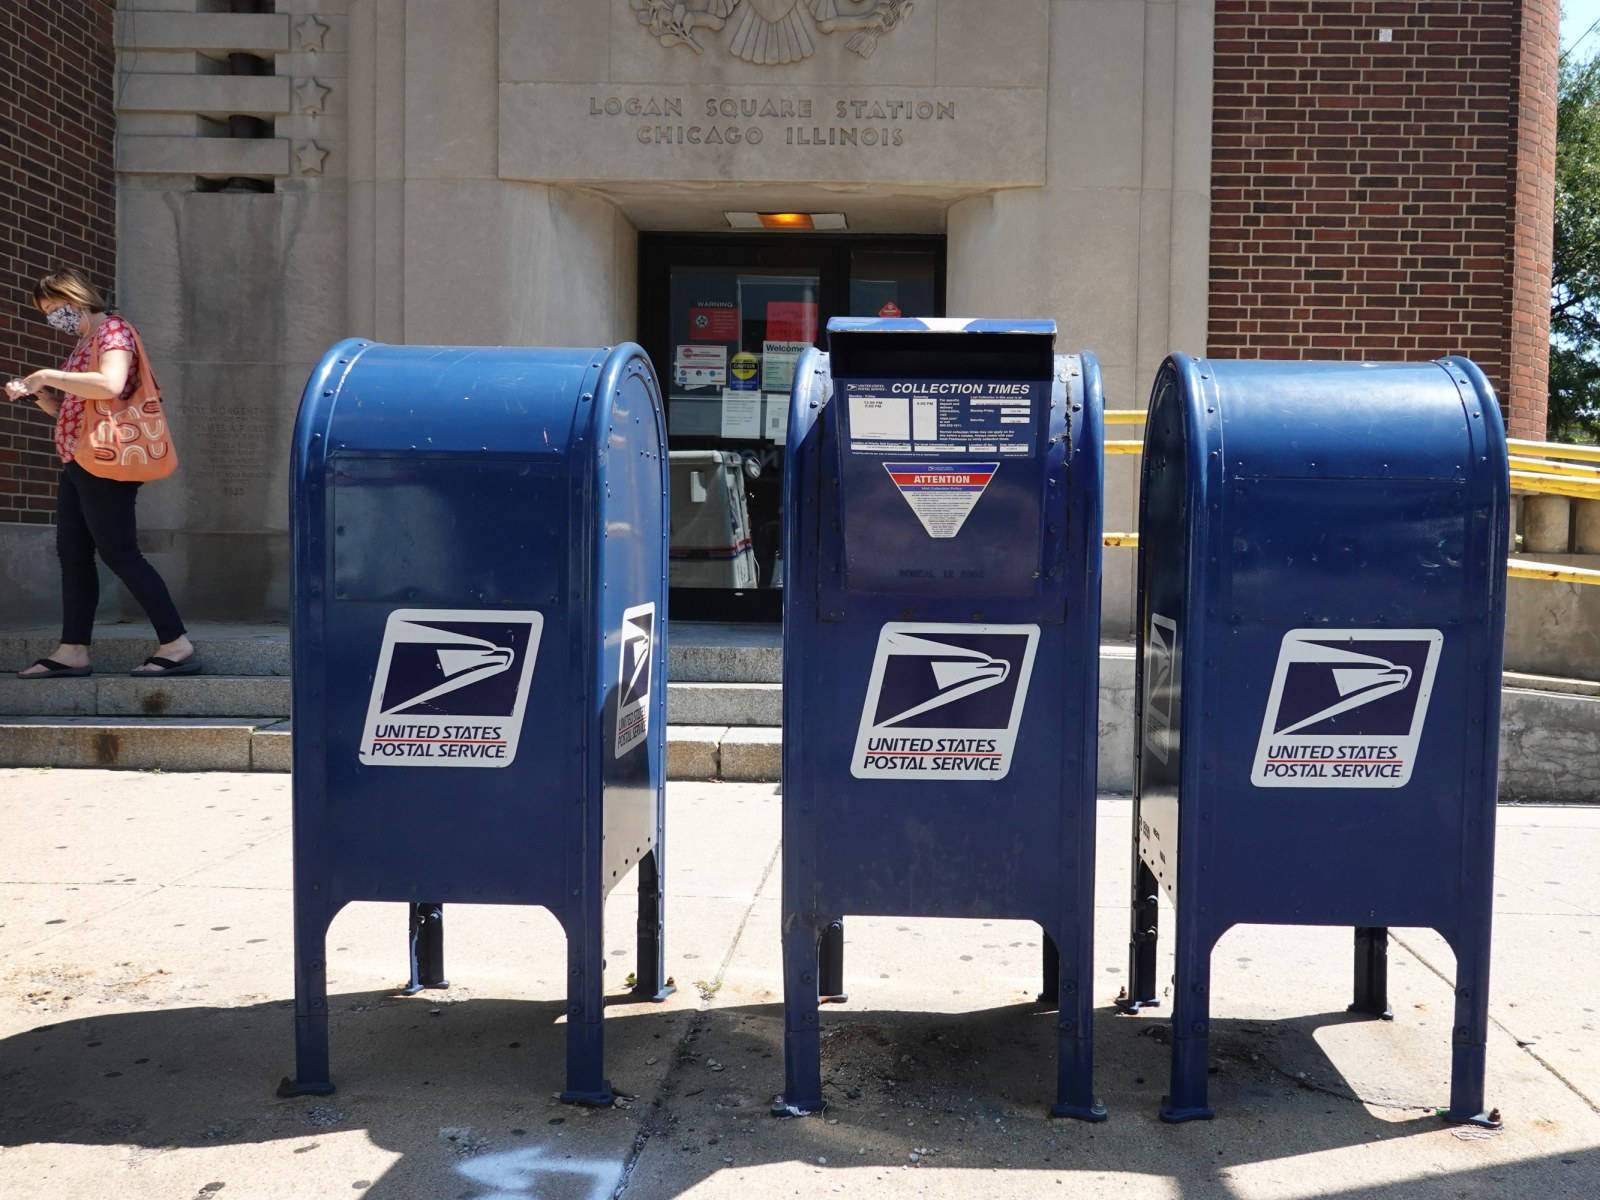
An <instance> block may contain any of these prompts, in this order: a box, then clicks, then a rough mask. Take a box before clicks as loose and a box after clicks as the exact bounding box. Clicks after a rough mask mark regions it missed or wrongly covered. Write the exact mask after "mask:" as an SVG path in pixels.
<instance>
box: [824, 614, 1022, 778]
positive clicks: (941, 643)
mask: <svg viewBox="0 0 1600 1200" xmlns="http://www.w3.org/2000/svg"><path fill="white" fill-rule="evenodd" d="M1038 645H1039V627H1038V626H1037V625H962V624H948V625H946V624H935V623H923V622H914V621H891V622H889V623H888V624H887V625H885V626H883V628H882V629H881V630H880V631H879V632H878V652H877V655H876V657H875V658H874V659H873V662H872V675H871V677H870V679H869V680H868V683H867V693H866V697H865V699H864V701H863V703H862V706H861V725H860V728H859V729H858V731H857V733H856V744H855V750H854V753H853V755H852V757H851V760H850V773H851V774H852V775H853V776H855V777H856V778H857V779H987V780H1000V779H1004V778H1005V777H1006V774H1007V773H1008V772H1009V771H1010V770H1011V756H1012V751H1013V750H1014V749H1015V747H1016V743H1017V726H1018V725H1019V724H1021V721H1022V712H1023V707H1024V704H1025V702H1026V700H1027V695H1028V679H1029V677H1030V676H1031V675H1032V674H1033V656H1034V652H1035V651H1036V650H1037V649H1038Z"/></svg>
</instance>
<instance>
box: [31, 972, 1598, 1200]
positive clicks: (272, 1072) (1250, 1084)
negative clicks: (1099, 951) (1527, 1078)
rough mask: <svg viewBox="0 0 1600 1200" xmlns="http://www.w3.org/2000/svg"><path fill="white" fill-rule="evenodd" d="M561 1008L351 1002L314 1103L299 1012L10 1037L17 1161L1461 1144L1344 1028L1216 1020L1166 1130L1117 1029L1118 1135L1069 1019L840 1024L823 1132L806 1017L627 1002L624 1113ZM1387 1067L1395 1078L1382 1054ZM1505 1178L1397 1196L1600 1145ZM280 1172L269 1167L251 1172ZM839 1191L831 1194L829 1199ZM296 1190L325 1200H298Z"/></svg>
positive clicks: (1125, 1163)
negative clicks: (104, 1156) (104, 1155)
mask: <svg viewBox="0 0 1600 1200" xmlns="http://www.w3.org/2000/svg"><path fill="white" fill-rule="evenodd" d="M562 1008H563V1006H562V1005H561V1004H560V1003H559V1002H556V1001H549V1002H529V1001H499V1000H492V999H490V1000H485V999H472V1000H467V1001H462V1002H458V1003H451V1002H449V1001H448V1000H441V999H439V998H438V997H432V996H428V995H424V996H418V997H412V998H402V997H399V996H396V995H395V994H394V993H391V992H386V991H380V992H367V993H346V994H343V995H339V996H335V997H331V998H330V1009H331V1012H332V1020H333V1065H334V1079H335V1082H336V1083H337V1084H338V1085H339V1091H338V1092H336V1093H335V1094H334V1095H332V1096H329V1097H322V1098H300V1099H290V1100H282V1099H277V1098H276V1097H275V1095H274V1088H275V1086H276V1085H277V1082H278V1080H279V1078H280V1077H281V1076H282V1075H284V1074H285V1073H286V1072H287V1071H288V1070H289V1069H290V1068H291V1060H292V1027H293V1014H292V1006H291V1005H290V1003H289V1002H288V1001H274V1002H271V1003H266V1004H257V1005H250V1006H243V1007H237V1008H204V1007H200V1008H180V1009H169V1010H159V1011H150V1012H132V1013H118V1014H114V1015H107V1016H87V1017H75V1018H73V1019H70V1020H66V1021H62V1022H59V1023H55V1024H50V1025H42V1026H40V1027H38V1028H36V1029H33V1030H30V1031H28V1032H25V1033H21V1034H17V1035H16V1036H14V1037H11V1038H8V1039H6V1040H5V1041H3V1042H0V1145H4V1146H19V1145H25V1144H29V1143H51V1142H55V1143H68V1144H79V1145H99V1146H123V1147H130V1148H131V1149H129V1150H128V1151H127V1153H128V1154H129V1156H130V1157H131V1158H137V1157H139V1156H142V1155H149V1154H159V1153H166V1152H170V1151H174V1150H179V1149H183V1148H192V1147H201V1148H216V1149H223V1148H225V1147H228V1146H243V1145H251V1146H256V1147H264V1148H265V1149H266V1151H267V1152H268V1153H267V1157H269V1158H270V1157H271V1151H272V1147H273V1144H275V1143H279V1144H282V1146H281V1150H280V1151H278V1153H280V1154H281V1156H282V1163H281V1164H280V1167H281V1169H282V1170H283V1171H285V1172H288V1171H293V1172H295V1173H297V1174H298V1175H300V1176H301V1179H300V1182H303V1183H306V1184H312V1183H315V1184H317V1185H319V1186H323V1185H325V1186H326V1189H327V1191H326V1194H347V1193H348V1192H349V1190H350V1189H351V1187H352V1186H358V1185H360V1184H362V1183H363V1182H367V1183H370V1187H363V1188H361V1194H363V1195H365V1196H367V1197H373V1198H386V1200H401V1198H408V1200H409V1198H410V1197H414V1196H420V1195H440V1196H450V1197H462V1198H465V1200H473V1198H476V1197H479V1196H489V1195H495V1196H497V1197H506V1196H518V1195H526V1196H529V1197H532V1196H535V1195H537V1196H540V1197H557V1196H565V1195H567V1194H568V1193H569V1191H570V1194H571V1195H573V1196H588V1195H591V1194H593V1195H601V1194H604V1195H610V1194H611V1191H612V1190H614V1188H615V1186H616V1185H617V1184H618V1183H620V1182H621V1181H622V1180H623V1178H624V1175H623V1171H624V1163H625V1161H629V1160H630V1155H631V1154H633V1153H637V1156H638V1165H637V1167H635V1168H633V1172H634V1173H633V1175H632V1176H631V1177H629V1184H628V1190H629V1193H630V1194H636V1195H640V1196H652V1197H653V1196H657V1195H675V1194H679V1193H681V1192H682V1191H683V1190H686V1189H687V1188H688V1187H690V1186H692V1184H693V1182H694V1181H696V1180H699V1179H704V1178H706V1177H707V1176H709V1175H712V1174H715V1173H716V1172H719V1171H723V1170H731V1169H735V1168H737V1169H740V1170H748V1169H751V1168H757V1167H760V1166H761V1165H763V1164H767V1163H786V1162H800V1163H808V1164H811V1163H816V1162H817V1160H819V1159H824V1158H825V1159H827V1162H828V1164H829V1165H830V1166H831V1167H833V1168H835V1169H837V1168H840V1167H880V1168H894V1169H895V1170H899V1169H901V1168H902V1167H905V1166H907V1164H908V1157H909V1153H912V1152H916V1153H917V1154H918V1159H917V1160H916V1161H917V1162H920V1164H921V1165H923V1166H928V1167H940V1168H946V1169H951V1168H953V1169H982V1170H991V1169H995V1168H1001V1169H1009V1170H1022V1171H1033V1170H1037V1171H1041V1172H1053V1173H1054V1175H1055V1176H1058V1177H1062V1178H1064V1179H1065V1175H1066V1173H1072V1174H1078V1173H1088V1174H1089V1175H1100V1174H1105V1173H1136V1174H1147V1175H1150V1176H1153V1177H1156V1178H1161V1179H1169V1180H1170V1179H1173V1178H1177V1179H1179V1180H1180V1181H1182V1184H1183V1186H1182V1188H1180V1192H1181V1194H1183V1195H1185V1196H1197V1195H1209V1194H1215V1195H1221V1196H1227V1195H1232V1194H1235V1193H1234V1191H1233V1189H1232V1188H1231V1186H1230V1185H1229V1184H1228V1182H1227V1181H1226V1180H1225V1179H1224V1178H1223V1174H1224V1173H1225V1172H1227V1171H1228V1170H1229V1169H1230V1168H1234V1167H1239V1166H1246V1165H1249V1164H1252V1163H1260V1162H1266V1161H1269V1160H1284V1159H1289V1158H1292V1157H1295V1156H1298V1155H1309V1154H1314V1153H1317V1152H1319V1151H1327V1150H1334V1149H1340V1148H1346V1147H1358V1146H1369V1145H1372V1144H1373V1143H1375V1142H1376V1141H1378V1140H1379V1139H1382V1140H1385V1141H1392V1140H1393V1139H1397V1138H1411V1137H1415V1136H1418V1135H1423V1134H1433V1135H1436V1136H1439V1137H1447V1136H1448V1134H1445V1133H1442V1132H1441V1130H1442V1127H1441V1125H1440V1123H1439V1121H1438V1120H1437V1119H1436V1118H1435V1117H1434V1116H1433V1115H1432V1112H1431V1107H1432V1106H1433V1105H1434V1104H1437V1103H1441V1102H1442V1101H1443V1099H1444V1096H1443V1095H1442V1094H1438V1095H1435V1094H1434V1092H1435V1090H1436V1086H1437V1085H1435V1084H1434V1082H1433V1081H1432V1080H1418V1079H1405V1078H1393V1079H1385V1080H1383V1081H1382V1090H1381V1094H1367V1095H1364V1096H1362V1097H1361V1098H1359V1099H1358V1098H1357V1096H1356V1094H1355V1092H1354V1091H1353V1090H1352V1085H1351V1084H1350V1082H1348V1081H1347V1080H1346V1079H1345V1077H1344V1076H1343V1075H1341V1073H1340V1072H1339V1070H1338V1069H1337V1068H1336V1067H1335V1065H1334V1063H1333V1062H1332V1061H1331V1060H1330V1059H1329V1058H1328V1057H1327V1056H1326V1055H1325V1054H1324V1053H1323V1051H1322V1049H1321V1048H1320V1046H1319V1044H1318V1041H1317V1037H1316V1035H1317V1033H1318V1031H1319V1030H1322V1029H1326V1028H1328V1027H1330V1026H1334V1025H1342V1024H1346V1023H1348V1022H1350V1021H1352V1020H1353V1019H1354V1018H1351V1017H1349V1016H1347V1015H1346V1014H1344V1013H1338V1014H1322V1015H1318V1016H1308V1017H1303V1018H1299V1019H1295V1020H1284V1021H1277V1022H1254V1021H1228V1020H1219V1021H1215V1022H1214V1023H1213V1027H1214V1034H1213V1051H1214V1053H1213V1064H1214V1073H1213V1077H1212V1102H1213V1105H1214V1106H1215V1108H1216V1111H1217V1120H1216V1121H1215V1122H1212V1123H1209V1124H1193V1125H1187V1126H1167V1125H1163V1124H1161V1123H1160V1122H1159V1121H1158V1120H1157V1119H1156V1117H1155V1109H1156V1105H1157V1103H1158V1101H1159V1097H1160V1095H1161V1093H1162V1091H1163V1090H1164V1084H1165V1081H1166V1072H1167V1063H1168V1046H1167V1044H1166V1039H1165V1037H1164V1036H1163V1031H1165V1030H1166V1029H1167V1023H1166V1021H1165V1020H1163V1019H1161V1018H1159V1017H1153V1016H1150V1015H1146V1016H1144V1017H1140V1018H1137V1019H1132V1018H1117V1017H1115V1016H1113V1015H1112V1014H1111V1013H1110V1012H1101V1013H1100V1014H1098V1020H1097V1026H1096V1052H1097V1059H1098V1061H1097V1078H1098V1079H1099V1081H1100V1088H1101V1094H1102V1096H1103V1098H1104V1100H1105V1102H1106V1104H1107V1106H1108V1107H1109V1109H1110V1112H1111V1119H1110V1121H1109V1122H1108V1123H1107V1124H1105V1125H1098V1126H1091V1125H1082V1124H1077V1123H1074V1122H1052V1121H1051V1120H1049V1118H1048V1117H1047V1116H1046V1115H1045V1114H1046V1110H1047V1108H1048V1105H1049V1103H1050V1101H1051V1099H1052V1098H1053V1090H1054V1080H1055V1059H1054V1029H1055V1018H1054V1014H1053V1013H1052V1012H1050V1011H1047V1010H1045V1009H1043V1008H1042V1007H1040V1006H1036V1005H1015V1006H1009V1007H1004V1008H996V1009H988V1010H982V1011H977V1012H970V1013H962V1014H928V1013H910V1012H894V1011H853V1010H849V1009H828V1010H825V1013H824V1038H823V1078H824V1095H825V1096H826V1097H827V1098H828V1099H829V1103H830V1110H829V1112H828V1114H827V1117H826V1118H821V1119H819V1118H809V1119H805V1120H798V1121H779V1120H775V1119H773V1118H772V1117H770V1116H769V1115H768V1114H767V1106H768V1103H769V1102H770V1100H771V1099H772V1097H773V1095H774V1094H775V1093H777V1092H778V1091H780V1090H781V1089H782V1086H783V1010H782V1006H781V1005H778V1004H762V1005H744V1006H730V1007H723V1008H709V1009H701V1010H695V1009H691V1008H689V1007H686V1006H680V1007H676V1008H664V1007H657V1006H652V1005H645V1004H639V1005H635V1004H631V1003H618V1004H616V1005H614V1006H613V1008H612V1012H611V1015H610V1016H608V1018H607V1021H606V1033H607V1061H608V1067H609V1074H610V1076H611V1078H612V1081H613V1083H614V1084H615V1086H616V1088H617V1090H618V1091H619V1092H622V1093H632V1094H634V1097H635V1098H634V1099H633V1101H632V1103H631V1105H629V1106H628V1107H626V1108H618V1109H612V1110H606V1111H601V1112H588V1111H586V1110H581V1109H574V1108H570V1107H568V1106H564V1105H561V1104H559V1103H558V1102H557V1101H556V1100H555V1099H554V1098H553V1093H555V1092H556V1091H558V1090H559V1089H560V1087H561V1085H562V1066H563V1054H564V1042H565V1031H564V1029H563V1028H562V1027H561V1024H560V1019H561V1013H562ZM1377 1028H1378V1027H1376V1026H1375V1027H1374V1029H1375V1033H1376V1031H1377ZM1374 1069H1375V1070H1379V1071H1381V1070H1384V1069H1385V1064H1384V1063H1383V1062H1382V1060H1381V1056H1380V1059H1379V1062H1378V1065H1377V1067H1376V1068H1374ZM1368 1086H1369V1088H1370V1087H1371V1086H1372V1085H1370V1084H1369V1085H1368ZM1369 1104H1374V1105H1377V1106H1378V1111H1374V1109H1372V1108H1369V1107H1368V1105H1369ZM1380 1112H1381V1113H1382V1114H1383V1115H1379V1113H1380ZM1513 1119H1515V1118H1513ZM351 1132H360V1133H364V1134H365V1135H366V1136H367V1137H369V1138H370V1139H371V1141H372V1142H373V1143H374V1144H375V1145H377V1146H379V1147H382V1148H383V1149H385V1150H388V1151H392V1152H394V1153H397V1154H399V1155H400V1158H399V1159H398V1161H396V1162H395V1163H394V1164H393V1165H392V1166H391V1167H390V1168H389V1169H388V1171H387V1172H385V1173H384V1174H383V1175H382V1176H381V1177H380V1178H378V1179H375V1180H372V1181H358V1180H345V1179H343V1178H342V1177H340V1178H335V1179H327V1180H324V1179H323V1178H321V1177H320V1176H319V1174H318V1172H319V1166H318V1155H317V1153H316V1151H317V1149H318V1147H319V1146H320V1145H321V1143H320V1142H319V1141H318V1139H319V1138H333V1137H336V1136H340V1135H348V1134H349V1133H351ZM289 1139H294V1140H295V1143H294V1145H293V1146H290V1145H288V1144H287V1142H288V1141H289ZM308 1139H309V1140H308ZM1567 1140H1570V1137H1569V1138H1568V1139H1567ZM1443 1146H1459V1149H1460V1150H1461V1151H1462V1152H1463V1156H1465V1152H1467V1151H1470V1150H1474V1149H1476V1148H1474V1147H1471V1146H1469V1145H1462V1144H1458V1143H1455V1142H1454V1141H1451V1142H1445V1143H1441V1144H1440V1146H1439V1147H1435V1151H1434V1153H1433V1154H1429V1155H1423V1156H1420V1157H1418V1158H1417V1159H1416V1161H1417V1162H1418V1163H1419V1164H1420V1163H1422V1162H1423V1161H1424V1160H1426V1161H1428V1162H1430V1163H1432V1164H1433V1165H1435V1166H1436V1165H1437V1162H1436V1160H1437V1159H1438V1157H1439V1155H1440V1154H1441V1153H1442V1152H1443V1151H1442V1149H1441V1147H1443ZM640 1147H642V1148H643V1152H642V1153H638V1152H639V1148H640ZM254 1153H255V1155H256V1158H257V1159H258V1160H259V1159H260V1158H261V1157H262V1151H261V1150H257V1151H255V1152H254ZM322 1157H323V1158H324V1159H326V1158H327V1157H328V1156H327V1155H326V1154H324V1155H323V1156H322ZM1485 1157H1486V1155H1485V1154H1484V1153H1474V1154H1472V1155H1471V1163H1472V1168H1471V1169H1469V1170H1465V1171H1462V1172H1445V1173H1443V1174H1435V1175H1431V1176H1428V1177H1426V1178H1425V1179H1417V1180H1407V1181H1404V1183H1403V1186H1401V1187H1400V1190H1396V1191H1393V1192H1389V1191H1386V1192H1385V1193H1384V1194H1385V1195H1394V1196H1412V1195H1417V1196H1429V1197H1433V1196H1438V1197H1451V1198H1454V1197H1458V1196H1469V1197H1471V1196H1479V1195H1484V1196H1488V1195H1506V1194H1521V1195H1527V1194H1532V1192H1534V1191H1538V1192H1541V1193H1542V1194H1544V1195H1546V1196H1550V1197H1557V1196H1567V1195H1572V1196H1579V1195H1595V1194H1600V1186H1597V1182H1600V1156H1597V1154H1596V1152H1595V1151H1593V1150H1584V1151H1579V1152H1576V1153H1569V1154H1566V1155H1560V1154H1552V1155H1551V1156H1550V1157H1548V1158H1539V1159H1535V1160H1525V1161H1522V1162H1517V1163H1505V1164H1502V1165H1498V1166H1495V1165H1483V1164H1484V1158H1485ZM728 1159H732V1160H733V1161H732V1163H731V1164H730V1163H729V1162H728V1161H727V1160H728ZM229 1161H230V1160H229V1159H228V1158H227V1156H226V1155H220V1156H208V1157H207V1158H206V1159H205V1160H203V1162H202V1163H200V1164H197V1170H203V1171H210V1172H217V1173H216V1174H212V1175H210V1176H209V1177H208V1178H211V1179H216V1180H218V1181H222V1182H225V1180H226V1169H227V1165H228V1163H229ZM569 1162H571V1163H576V1164H577V1167H576V1168H574V1169H578V1170H580V1172H581V1171H582V1170H588V1169H590V1167H593V1171H594V1172H598V1174H596V1175H595V1176H594V1178H591V1179H589V1180H588V1181H587V1182H585V1181H584V1180H583V1179H581V1178H577V1177H574V1178H572V1179H571V1180H569V1181H568V1182H566V1183H562V1184H560V1186H557V1182H558V1181H557V1180H556V1179H555V1174H556V1173H559V1171H560V1170H562V1169H563V1164H566V1163H569ZM586 1164H587V1165H586ZM594 1164H598V1165H597V1166H596V1165H594ZM1534 1168H1537V1169H1534ZM262 1169H263V1168H262V1164H261V1163H260V1162H259V1161H257V1162H256V1163H255V1164H254V1169H253V1171H252V1173H253V1174H257V1175H259V1173H260V1171H261V1170H262ZM265 1169H267V1170H275V1169H279V1167H274V1166H273V1165H272V1164H271V1163H270V1162H269V1163H268V1164H267V1165H266V1168H265ZM1508 1172H1509V1173H1510V1174H1509V1175H1508ZM826 1174H827V1169H826V1168H824V1177H823V1178H821V1179H819V1180H818V1182H819V1183H824V1184H825V1183H827V1182H829V1181H828V1180H826V1178H825V1176H826ZM519 1180H520V1181H522V1182H519ZM1066 1181H1067V1182H1072V1181H1071V1180H1070V1179H1069V1180H1066ZM1540 1181H1542V1182H1540ZM201 1182H202V1183H203V1182H204V1181H203V1180H202V1181H201ZM1084 1182H1087V1180H1086V1179H1085V1180H1084ZM1536 1184H1537V1187H1536V1186H1535V1185H1536ZM196 1186H197V1187H198V1186H199V1184H197V1185H196ZM573 1188H576V1190H571V1189H573ZM563 1189H567V1190H563ZM1196 1189H1198V1190H1196ZM1508 1189H1509V1190H1508ZM283 1194H286V1195H288V1194H301V1193H299V1192H297V1191H295V1190H294V1189H293V1188H291V1187H287V1186H286V1188H285V1191H284V1193H283ZM1312 1194H1318V1195H1322V1196H1325V1197H1326V1198H1327V1200H1333V1198H1334V1197H1344V1196H1349V1197H1352V1198H1353V1197H1355V1196H1357V1195H1367V1194H1370V1193H1368V1192H1339V1191H1328V1192H1325V1193H1320V1192H1316V1191H1313V1192H1312Z"/></svg>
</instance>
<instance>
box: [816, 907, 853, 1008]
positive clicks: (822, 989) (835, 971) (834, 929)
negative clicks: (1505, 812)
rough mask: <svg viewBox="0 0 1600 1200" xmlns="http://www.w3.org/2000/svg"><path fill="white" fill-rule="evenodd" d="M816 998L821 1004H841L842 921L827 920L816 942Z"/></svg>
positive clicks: (842, 981)
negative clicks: (826, 925) (826, 924)
mask: <svg viewBox="0 0 1600 1200" xmlns="http://www.w3.org/2000/svg"><path fill="white" fill-rule="evenodd" d="M817 959H818V962H817V999H818V1000H819V1001H821V1002H822V1003H823V1004H843V1003H844V1002H845V1001H846V1000H848V999H850V997H849V996H847V995H845V991H844V921H843V920H839V921H829V922H828V927H827V928H826V929H824V930H823V931H822V937H821V939H820V940H819V941H818V943H817Z"/></svg>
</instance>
